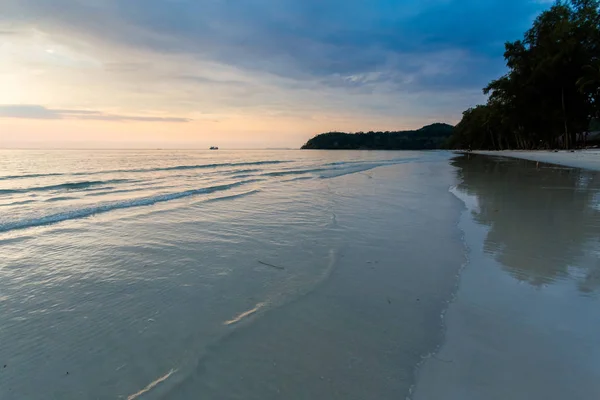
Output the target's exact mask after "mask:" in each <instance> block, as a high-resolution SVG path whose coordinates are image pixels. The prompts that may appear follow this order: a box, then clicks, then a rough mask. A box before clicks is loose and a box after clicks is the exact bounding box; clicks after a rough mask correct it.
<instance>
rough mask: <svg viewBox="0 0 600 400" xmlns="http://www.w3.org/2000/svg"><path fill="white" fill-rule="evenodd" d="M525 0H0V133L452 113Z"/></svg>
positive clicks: (412, 124)
mask: <svg viewBox="0 0 600 400" xmlns="http://www.w3.org/2000/svg"><path fill="white" fill-rule="evenodd" d="M544 7H547V2H543V1H540V0H538V1H533V0H532V1H528V0H404V1H403V0H365V1H363V0H343V1H342V0H329V1H328V0H236V1H233V0H196V1H194V0H0V147H57V148H58V147H184V148H189V147H198V148H205V147H207V146H210V145H219V146H221V147H223V148H227V147H230V148H254V147H299V146H300V145H301V144H302V143H304V142H305V141H306V140H307V139H309V138H310V137H312V136H313V135H314V134H316V133H319V132H323V131H329V130H345V131H359V130H399V129H409V128H418V127H421V126H423V125H425V124H428V123H432V122H438V121H439V122H448V123H456V122H457V121H458V120H459V119H460V116H461V112H462V111H463V110H464V109H466V108H468V107H469V106H472V105H475V104H477V103H479V102H481V101H483V100H484V98H483V95H482V94H481V88H482V87H483V86H485V84H486V83H487V82H488V81H489V80H490V79H493V78H495V77H498V76H500V75H501V74H503V73H504V71H505V67H504V62H503V59H502V53H503V43H504V42H505V41H507V40H514V39H518V38H519V37H520V36H521V34H522V33H523V31H524V30H525V29H527V27H528V26H529V24H530V22H531V20H532V19H533V18H534V17H535V15H536V14H537V13H538V12H539V11H540V10H541V9H542V8H544Z"/></svg>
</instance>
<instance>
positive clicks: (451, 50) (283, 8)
mask: <svg viewBox="0 0 600 400" xmlns="http://www.w3.org/2000/svg"><path fill="white" fill-rule="evenodd" d="M9 2H12V4H11V5H10V6H9V10H12V16H13V17H14V18H16V17H17V16H18V17H19V18H20V19H21V20H22V21H24V22H28V23H30V24H35V25H36V26H38V27H39V28H41V29H44V28H47V29H58V30H62V31H64V32H63V33H67V34H68V33H70V34H75V35H85V36H86V37H92V38H95V39H97V40H108V41H110V42H112V43H114V44H117V45H126V46H134V47H141V48H146V49H150V50H152V51H154V52H157V53H186V54H190V55H193V56H195V57H198V58H201V59H208V60H211V61H217V62H220V63H224V64H228V65H232V66H236V67H240V68H246V69H252V70H261V71H266V72H269V73H273V74H276V75H280V76H283V77H286V78H292V79H296V80H309V79H317V80H320V81H323V82H325V83H328V84H329V85H330V86H338V85H343V84H344V82H346V83H349V84H350V85H354V86H356V85H361V84H364V85H369V84H373V83H374V82H379V83H381V81H384V82H388V83H389V84H391V85H396V86H397V87H398V90H407V91H420V90H457V89H474V88H480V87H481V86H483V85H484V84H485V83H486V82H487V81H488V80H490V79H492V78H494V77H495V76H497V75H498V74H499V73H501V71H502V68H503V62H502V52H503V42H505V41H506V40H514V39H516V38H518V37H519V36H520V35H521V34H522V32H523V31H524V30H525V29H526V28H527V27H528V25H529V24H530V22H531V20H532V18H533V17H534V15H535V14H536V13H537V12H539V11H540V10H541V9H542V5H541V4H540V3H539V1H535V0H410V1H409V0H406V1H401V0H397V1H392V0H345V1H341V0H329V1H326V0H235V1H234V0H221V1H216V0H202V1H200V0H106V1H103V2H98V1H94V0H54V1H52V2H50V1H47V0H10V1H9ZM8 15H9V17H10V15H11V13H10V11H9V14H8ZM5 18H6V17H5ZM452 55H454V58H455V59H454V60H449V57H450V58H451V57H452ZM449 61H450V63H449ZM432 64H437V70H438V71H439V72H438V73H437V74H436V73H431V70H432V68H431V67H432ZM449 64H451V65H449ZM435 69H436V68H434V70H435ZM372 73H379V78H378V79H376V80H370V81H369V80H364V79H361V77H360V76H358V77H357V75H361V74H363V75H364V74H372ZM348 77H350V78H351V79H348ZM407 77H409V78H407Z"/></svg>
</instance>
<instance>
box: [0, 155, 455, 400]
mask: <svg viewBox="0 0 600 400" xmlns="http://www.w3.org/2000/svg"><path fill="white" fill-rule="evenodd" d="M449 158H450V154H448V153H416V152H316V151H315V152H312V151H310V152H297V151H269V152H257V151H249V152H225V151H218V152H188V151H136V152H134V151H97V152H81V151H80V152H77V151H66V152H58V151H52V152H19V151H3V152H1V153H0V159H1V161H0V166H1V167H0V189H1V190H2V192H0V231H1V233H0V251H1V253H2V257H1V258H0V364H1V365H2V366H3V365H6V368H2V369H1V370H0V398H2V399H24V398H28V399H37V398H44V399H46V398H57V399H58V398H60V399H68V398H73V399H85V398H90V399H95V398H129V399H134V398H138V397H139V398H144V399H147V398H149V399H152V398H182V399H188V398H197V397H198V396H199V395H202V398H215V399H225V398H257V399H258V398H261V399H265V398H282V396H284V397H286V398H292V399H293V398H306V397H305V396H307V395H310V396H313V397H315V396H316V397H321V398H325V397H326V398H364V397H365V396H366V395H367V394H368V393H369V394H372V395H374V396H377V397H379V398H391V397H397V396H398V395H400V396H404V395H405V393H407V392H408V389H409V387H410V386H411V385H412V383H413V372H414V368H415V365H416V364H417V363H418V362H419V361H420V359H421V356H422V354H426V353H428V352H430V351H431V350H433V349H434V348H435V346H436V343H438V342H439V340H440V339H441V329H440V318H439V315H440V312H441V311H442V310H443V308H444V307H445V301H446V300H447V298H448V297H449V296H450V293H451V291H452V288H453V285H454V281H455V275H456V272H457V271H458V268H459V266H460V264H461V263H462V257H463V254H462V246H461V242H460V232H459V230H458V228H457V226H456V221H457V218H458V216H459V212H460V202H459V201H458V200H457V199H455V198H454V197H453V196H452V195H451V194H450V193H449V192H448V187H449V186H450V185H451V184H452V183H453V180H454V178H453V175H452V173H451V169H450V168H449V167H448V159H449ZM423 222H425V224H424V223H423ZM428 240H435V241H436V243H440V245H437V246H438V251H435V252H431V251H428V250H429V244H428ZM439 246H441V247H439ZM234 383H235V384H234ZM282 393H283V394H282Z"/></svg>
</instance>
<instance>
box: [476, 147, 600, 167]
mask: <svg viewBox="0 0 600 400" xmlns="http://www.w3.org/2000/svg"><path fill="white" fill-rule="evenodd" d="M473 153H475V154H485V155H489V156H501V157H510V158H519V159H522V160H530V161H539V162H545V163H552V164H557V165H564V166H567V167H574V168H585V169H591V170H595V171H600V150H577V151H574V152H570V151H564V150H563V151H558V152H553V151H542V150H540V151H509V150H506V151H483V150H477V151H474V152H473Z"/></svg>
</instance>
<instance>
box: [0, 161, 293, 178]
mask: <svg viewBox="0 0 600 400" xmlns="http://www.w3.org/2000/svg"><path fill="white" fill-rule="evenodd" d="M287 162H289V161H282V160H269V161H248V162H238V163H214V164H198V165H176V166H172V167H159V168H135V169H113V170H105V171H90V172H71V173H58V172H57V173H48V174H25V175H7V176H0V181H4V180H11V179H24V178H43V177H50V176H87V175H99V174H118V173H140V172H159V171H181V170H191V169H205V168H220V167H243V166H252V165H271V164H283V163H287Z"/></svg>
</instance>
